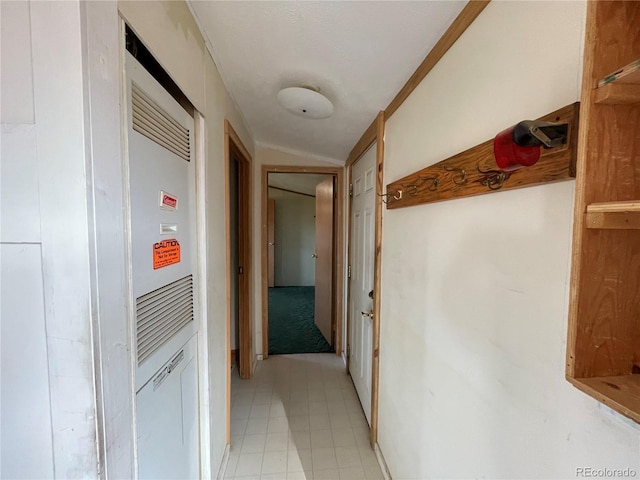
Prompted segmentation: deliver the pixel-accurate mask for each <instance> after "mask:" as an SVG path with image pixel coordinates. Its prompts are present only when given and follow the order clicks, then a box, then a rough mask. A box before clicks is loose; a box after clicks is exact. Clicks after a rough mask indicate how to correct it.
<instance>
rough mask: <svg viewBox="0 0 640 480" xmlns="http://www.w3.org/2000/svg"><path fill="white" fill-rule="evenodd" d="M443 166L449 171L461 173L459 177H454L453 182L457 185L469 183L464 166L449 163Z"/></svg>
mask: <svg viewBox="0 0 640 480" xmlns="http://www.w3.org/2000/svg"><path fill="white" fill-rule="evenodd" d="M442 168H444V169H445V170H446V171H447V172H457V173H459V174H460V176H459V177H457V176H455V177H453V183H455V184H456V185H464V184H465V183H467V171H466V170H465V169H464V168H456V167H450V166H449V165H443V166H442Z"/></svg>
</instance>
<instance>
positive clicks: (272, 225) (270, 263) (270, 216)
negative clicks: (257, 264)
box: [267, 199, 276, 288]
mask: <svg viewBox="0 0 640 480" xmlns="http://www.w3.org/2000/svg"><path fill="white" fill-rule="evenodd" d="M275 247H276V201H275V200H274V199H269V200H268V202H267V281H268V285H269V288H271V287H275V286H276V281H275V278H276V266H275V262H276V257H275Z"/></svg>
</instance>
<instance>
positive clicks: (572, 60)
mask: <svg viewBox="0 0 640 480" xmlns="http://www.w3.org/2000/svg"><path fill="white" fill-rule="evenodd" d="M584 19H585V3H584V2H544V4H543V6H542V7H541V4H540V3H537V2H501V1H494V2H491V3H490V4H489V5H488V7H487V8H486V9H485V10H484V12H483V13H482V14H481V15H480V16H479V17H478V18H477V20H476V21H475V22H474V23H473V24H472V25H471V26H470V28H469V29H468V30H467V31H466V32H465V33H464V34H463V35H462V37H461V38H460V39H459V40H458V41H457V43H456V44H455V45H454V46H453V47H452V48H451V50H450V51H449V52H448V53H447V54H446V55H445V57H444V58H443V59H442V60H441V61H440V62H439V63H438V65H437V66H436V67H435V68H434V69H433V71H432V72H431V73H430V74H429V75H428V76H427V78H426V79H425V80H424V81H423V82H422V83H421V84H420V85H419V86H418V88H417V89H416V90H415V91H414V93H413V94H412V95H411V96H410V97H409V99H408V100H407V101H406V102H405V103H404V104H403V105H402V106H401V107H400V109H399V110H398V111H397V112H396V113H395V114H394V115H393V116H392V117H391V119H390V120H389V121H388V123H387V125H386V143H385V171H384V178H385V183H389V182H390V181H393V180H395V179H397V178H400V177H402V176H404V175H406V174H409V173H411V172H413V171H415V170H418V169H420V168H422V167H425V166H428V165H429V164H433V163H435V162H437V161H440V160H442V159H444V158H446V157H448V156H450V155H453V154H456V153H458V152H460V151H463V150H465V149H467V148H469V147H472V146H474V145H476V144H478V143H481V142H482V141H485V140H487V139H488V138H491V137H493V136H494V135H495V134H496V132H498V131H500V130H502V129H504V128H506V127H508V126H509V125H512V124H514V123H516V122H517V121H519V120H522V119H531V118H536V117H538V116H540V115H542V114H545V113H548V112H550V111H552V110H554V109H557V108H559V107H562V106H564V105H566V104H569V103H572V102H574V101H576V100H578V99H579V85H580V78H581V58H582V43H583V35H584V30H583V28H584V27H583V26H584ZM573 193H574V182H572V181H567V182H564V183H559V184H553V185H545V186H538V187H532V188H525V189H521V190H515V191H509V192H498V193H493V194H489V195H483V196H478V197H471V198H464V199H456V200H450V201H446V202H441V203H434V204H428V205H422V206H417V207H411V208H406V209H400V210H393V211H385V212H384V217H383V218H384V223H383V249H382V256H383V258H382V305H381V340H380V342H381V345H380V410H379V415H380V417H379V418H380V424H379V440H378V442H379V445H380V447H381V450H382V452H383V454H384V456H385V459H386V462H387V464H388V466H389V468H390V471H391V475H392V477H393V478H394V479H397V480H399V479H428V478H438V479H446V478H512V479H515V478H548V479H551V478H575V477H576V468H578V467H610V468H618V467H619V468H625V467H631V468H635V470H636V472H637V474H639V475H640V465H639V459H640V429H639V428H638V425H637V424H634V423H633V422H631V421H628V420H627V419H625V418H624V417H621V416H619V415H617V414H615V413H613V412H612V411H610V410H609V409H607V408H606V407H603V406H601V405H599V404H598V403H597V402H596V401H595V400H593V399H592V398H590V397H588V396H586V395H584V394H583V393H581V392H579V391H578V390H576V389H575V388H573V387H572V386H571V385H570V384H569V383H568V382H566V381H565V379H564V366H565V348H566V330H567V309H568V282H569V268H570V250H571V226H572V203H573Z"/></svg>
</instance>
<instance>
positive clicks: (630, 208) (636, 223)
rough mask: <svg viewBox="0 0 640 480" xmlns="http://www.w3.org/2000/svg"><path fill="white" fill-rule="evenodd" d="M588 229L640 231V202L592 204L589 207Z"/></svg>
mask: <svg viewBox="0 0 640 480" xmlns="http://www.w3.org/2000/svg"><path fill="white" fill-rule="evenodd" d="M586 225H587V228H600V229H619V230H637V229H640V200H639V201H636V200H633V201H630V202H604V203H592V204H591V205H588V206H587V216H586Z"/></svg>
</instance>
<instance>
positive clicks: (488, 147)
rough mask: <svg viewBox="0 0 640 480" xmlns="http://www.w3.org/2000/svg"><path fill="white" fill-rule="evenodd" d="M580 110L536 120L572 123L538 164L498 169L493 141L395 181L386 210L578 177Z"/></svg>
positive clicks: (570, 108)
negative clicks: (563, 139)
mask: <svg viewBox="0 0 640 480" xmlns="http://www.w3.org/2000/svg"><path fill="white" fill-rule="evenodd" d="M579 110H580V103H579V102H576V103H573V104H571V105H567V106H566V107H563V108H561V109H559V110H556V111H555V112H552V113H550V114H548V115H545V116H544V117H540V118H539V119H538V120H544V121H549V122H559V123H568V124H569V128H568V134H567V143H565V144H564V145H561V146H559V147H555V148H549V149H544V148H543V149H542V152H541V155H540V160H538V162H537V163H536V164H535V165H533V166H531V167H523V168H520V169H519V170H514V171H511V172H504V171H501V170H499V169H498V166H497V165H496V162H495V159H494V156H493V139H491V140H488V141H486V142H484V143H481V144H480V145H476V146H475V147H473V148H470V149H469V150H466V151H464V152H462V153H459V154H457V155H454V156H453V157H449V158H447V159H446V160H442V161H441V162H438V163H436V164H434V165H431V166H429V167H426V168H423V169H422V170H419V171H417V172H415V173H412V174H411V175H407V176H406V177H403V178H401V179H399V180H396V181H394V182H391V183H390V184H388V185H387V193H386V194H385V195H384V197H386V198H385V199H384V200H385V202H386V204H387V208H388V209H393V208H403V207H410V206H412V205H421V204H423V203H431V202H440V201H442V200H450V199H452V198H459V197H469V196H472V195H482V194H484V193H493V192H496V191H502V190H511V189H514V188H522V187H530V186H533V185H540V184H542V183H549V182H557V181H560V180H567V179H569V178H572V177H575V176H576V172H575V165H576V147H577V137H578V135H577V134H578V113H579ZM523 120H524V119H523ZM496 133H497V132H496Z"/></svg>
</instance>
